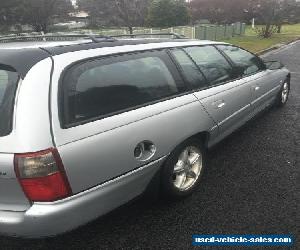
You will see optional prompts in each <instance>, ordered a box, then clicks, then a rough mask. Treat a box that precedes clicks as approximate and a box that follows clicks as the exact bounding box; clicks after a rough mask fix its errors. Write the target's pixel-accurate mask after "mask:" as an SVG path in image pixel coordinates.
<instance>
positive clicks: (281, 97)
mask: <svg viewBox="0 0 300 250" xmlns="http://www.w3.org/2000/svg"><path fill="white" fill-rule="evenodd" d="M289 93H290V81H289V79H286V80H285V81H284V82H283V84H282V86H281V89H280V92H279V93H278V95H277V97H276V100H275V105H276V106H277V107H283V106H284V105H285V104H286V103H287V101H288V99H289Z"/></svg>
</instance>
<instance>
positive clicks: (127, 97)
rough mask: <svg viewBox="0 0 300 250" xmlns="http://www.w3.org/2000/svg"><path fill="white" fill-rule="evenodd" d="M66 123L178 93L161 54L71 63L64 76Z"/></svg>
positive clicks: (80, 121)
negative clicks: (77, 63) (74, 64)
mask: <svg viewBox="0 0 300 250" xmlns="http://www.w3.org/2000/svg"><path fill="white" fill-rule="evenodd" d="M63 82H64V101H65V103H64V123H65V125H67V126H68V125H72V124H75V123H82V122H86V121H89V120H91V119H92V120H94V119H101V118H103V117H106V116H110V115H114V114H117V113H119V112H124V111H126V110H128V109H132V108H136V107H139V106H140V105H145V104H147V103H151V102H153V101H156V100H160V99H162V98H166V97H169V96H173V95H176V94H178V92H179V89H178V85H177V83H176V81H175V80H174V78H173V76H172V74H171V72H170V71H169V69H168V66H167V65H166V64H165V62H164V60H162V59H161V58H160V57H159V56H155V55H153V56H145V57H143V56H139V55H136V56H133V55H132V56H120V57H115V58H113V59H112V58H109V59H99V60H94V61H88V62H85V63H82V64H79V65H76V66H74V67H72V68H71V69H70V70H69V71H68V72H67V74H66V75H65V77H64V80H63Z"/></svg>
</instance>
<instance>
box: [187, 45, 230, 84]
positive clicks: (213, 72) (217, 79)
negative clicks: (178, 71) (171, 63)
mask: <svg viewBox="0 0 300 250" xmlns="http://www.w3.org/2000/svg"><path fill="white" fill-rule="evenodd" d="M185 51H186V52H187V53H188V54H189V55H190V56H191V57H192V59H193V60H194V61H195V62H196V63H197V65H198V66H199V68H200V69H201V71H202V72H203V74H204V75H205V77H206V78H207V80H208V83H209V84H210V85H215V84H219V83H222V82H226V81H228V80H230V79H231V76H232V67H231V66H230V64H229V63H228V62H227V60H226V59H225V58H224V57H223V56H222V55H221V53H220V52H219V51H218V50H217V49H216V48H215V47H212V46H203V47H189V48H185Z"/></svg>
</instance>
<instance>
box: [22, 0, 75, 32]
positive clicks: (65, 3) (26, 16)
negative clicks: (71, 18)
mask: <svg viewBox="0 0 300 250" xmlns="http://www.w3.org/2000/svg"><path fill="white" fill-rule="evenodd" d="M72 11H73V6H72V4H71V1H70V0H22V1H20V4H19V6H18V13H19V14H18V15H19V21H20V22H21V23H24V24H29V25H31V26H32V27H33V29H34V30H35V31H37V32H40V31H43V32H45V33H46V32H48V28H49V25H50V24H51V23H52V22H53V20H54V19H55V18H61V17H64V18H65V17H67V16H68V14H69V13H70V12H72Z"/></svg>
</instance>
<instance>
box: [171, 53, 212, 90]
mask: <svg viewBox="0 0 300 250" xmlns="http://www.w3.org/2000/svg"><path fill="white" fill-rule="evenodd" d="M171 53H172V54H173V56H174V57H175V59H176V61H177V63H178V64H179V65H180V67H181V70H182V73H183V75H184V77H185V79H186V80H187V81H188V82H189V83H190V84H191V85H192V87H193V88H195V89H199V88H203V87H206V86H207V85H206V79H205V78H204V76H203V74H202V73H201V72H200V71H199V69H198V67H197V65H196V64H195V63H194V62H193V61H192V60H191V58H190V57H189V56H188V55H187V54H186V53H185V52H184V51H183V50H181V49H174V50H171Z"/></svg>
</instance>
